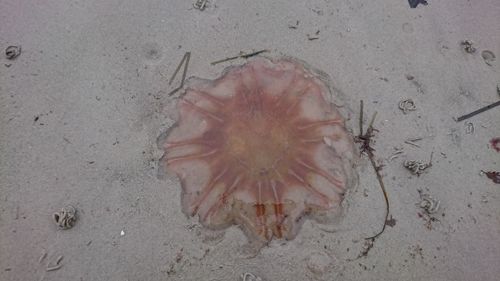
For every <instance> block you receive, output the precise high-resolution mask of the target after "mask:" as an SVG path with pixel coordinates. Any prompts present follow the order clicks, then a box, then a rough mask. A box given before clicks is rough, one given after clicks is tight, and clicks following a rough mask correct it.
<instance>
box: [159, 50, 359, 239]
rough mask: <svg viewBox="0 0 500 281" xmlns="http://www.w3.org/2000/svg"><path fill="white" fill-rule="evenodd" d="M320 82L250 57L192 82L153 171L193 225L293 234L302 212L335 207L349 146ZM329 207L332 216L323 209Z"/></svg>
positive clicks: (311, 214) (285, 63) (319, 213)
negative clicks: (167, 175) (177, 195)
mask: <svg viewBox="0 0 500 281" xmlns="http://www.w3.org/2000/svg"><path fill="white" fill-rule="evenodd" d="M329 95H330V91H329V88H328V87H327V86H326V85H325V83H323V82H322V80H320V79H319V76H318V75H315V72H313V71H312V70H309V69H307V68H305V67H304V65H303V64H302V63H300V62H297V61H295V60H291V59H276V60H270V59H266V58H256V59H254V60H251V61H249V62H247V63H246V64H244V65H242V66H236V67H231V68H229V69H227V70H226V71H225V72H224V74H223V75H222V76H221V77H220V78H218V79H215V80H213V81H209V80H201V79H191V80H190V81H189V87H188V88H187V90H186V93H185V95H183V97H182V98H181V99H180V100H179V102H178V104H177V110H178V120H177V123H176V125H174V127H173V128H171V129H170V130H169V131H168V132H167V133H165V134H164V135H163V136H162V137H161V138H160V141H159V142H160V145H161V147H162V149H164V150H165V154H164V156H163V158H162V159H161V160H160V161H161V166H162V169H166V170H167V171H172V172H174V173H175V174H176V175H177V176H178V178H179V180H180V182H181V186H182V191H183V192H182V208H183V212H184V213H186V214H187V215H189V216H195V215H197V216H198V217H199V220H200V222H201V224H203V225H204V226H206V227H209V228H212V229H221V228H225V227H228V226H230V225H233V224H237V225H239V226H241V228H242V229H243V231H244V232H245V233H246V234H247V236H248V237H249V239H252V240H254V239H256V240H260V241H263V242H268V241H270V240H272V239H273V238H277V239H281V238H283V239H293V238H294V237H295V236H296V235H297V232H298V230H299V229H300V227H301V225H302V222H303V220H304V218H311V219H315V220H317V221H320V222H323V221H325V220H326V219H328V218H332V217H335V216H337V215H338V214H339V211H341V201H342V199H343V196H344V193H345V192H346V190H347V189H348V188H349V187H350V186H351V185H352V184H353V182H354V178H355V174H354V171H353V166H352V165H353V163H352V162H353V161H352V160H353V157H354V155H355V153H354V152H353V150H354V146H353V141H352V137H351V136H350V135H349V133H348V132H347V131H346V128H345V126H344V119H343V118H342V116H341V115H340V113H339V112H338V110H337V108H336V107H335V106H334V105H333V104H331V103H329V102H328V101H327V100H328V97H329ZM332 214H333V216H332Z"/></svg>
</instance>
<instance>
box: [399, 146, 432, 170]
mask: <svg viewBox="0 0 500 281" xmlns="http://www.w3.org/2000/svg"><path fill="white" fill-rule="evenodd" d="M432 154H433V152H432V153H431V157H430V160H429V162H427V163H424V162H423V161H419V160H411V161H410V160H406V161H404V162H403V166H404V167H405V168H406V169H408V170H410V172H411V173H412V174H414V175H417V176H420V175H421V174H422V173H423V172H424V171H425V170H426V169H427V168H429V167H431V166H432Z"/></svg>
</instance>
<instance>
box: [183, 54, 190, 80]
mask: <svg viewBox="0 0 500 281" xmlns="http://www.w3.org/2000/svg"><path fill="white" fill-rule="evenodd" d="M185 56H186V64H185V65H184V71H183V72H182V79H181V86H184V81H186V73H187V70H188V66H189V60H190V59H191V52H187V53H186V55H185Z"/></svg>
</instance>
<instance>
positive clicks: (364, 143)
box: [354, 100, 390, 247]
mask: <svg viewBox="0 0 500 281" xmlns="http://www.w3.org/2000/svg"><path fill="white" fill-rule="evenodd" d="M359 111H360V113H359V132H360V134H359V135H358V136H357V137H355V138H354V141H355V142H358V143H361V148H360V154H363V153H365V154H366V155H368V159H369V160H370V163H371V164H372V167H373V170H374V171H375V175H376V176H377V180H378V183H379V186H380V189H381V190H382V193H383V195H384V201H385V218H384V224H383V225H382V228H381V229H380V231H379V232H377V233H376V234H375V235H373V236H371V237H368V238H365V240H372V243H373V241H375V238H377V237H378V236H380V235H381V234H382V233H383V232H384V230H385V226H386V221H387V218H388V217H389V210H390V208H389V197H388V196H387V192H386V190H385V185H384V181H383V179H382V175H381V174H380V170H381V169H382V166H381V165H377V163H376V161H375V154H374V153H373V152H374V151H375V149H373V147H371V144H372V142H373V140H372V138H373V137H374V135H375V134H374V132H378V130H376V129H375V128H373V123H374V122H375V118H376V117H377V112H376V111H375V113H374V114H373V116H372V119H371V121H370V123H369V125H368V128H367V129H366V132H365V133H364V134H363V100H360V101H359ZM372 247H373V246H372Z"/></svg>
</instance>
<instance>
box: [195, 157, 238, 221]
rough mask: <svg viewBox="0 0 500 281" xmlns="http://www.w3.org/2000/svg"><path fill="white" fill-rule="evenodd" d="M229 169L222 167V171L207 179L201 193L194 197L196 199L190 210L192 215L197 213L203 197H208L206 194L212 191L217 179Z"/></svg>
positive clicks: (203, 199) (217, 181)
mask: <svg viewBox="0 0 500 281" xmlns="http://www.w3.org/2000/svg"><path fill="white" fill-rule="evenodd" d="M228 170H229V168H228V167H225V168H224V169H222V171H221V172H220V173H219V174H218V175H217V176H216V177H214V178H213V179H212V180H210V181H209V183H208V184H207V185H206V186H205V187H204V188H203V193H202V194H201V195H200V196H199V197H198V198H197V199H196V201H195V202H194V203H193V206H194V207H193V211H192V212H191V216H194V215H195V214H196V213H198V210H199V208H200V206H201V204H203V202H204V201H205V199H206V198H207V197H208V195H209V194H210V193H211V192H212V190H213V189H214V187H215V185H217V183H219V180H220V179H221V178H222V177H223V176H224V175H225V174H226V172H227V171H228Z"/></svg>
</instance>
